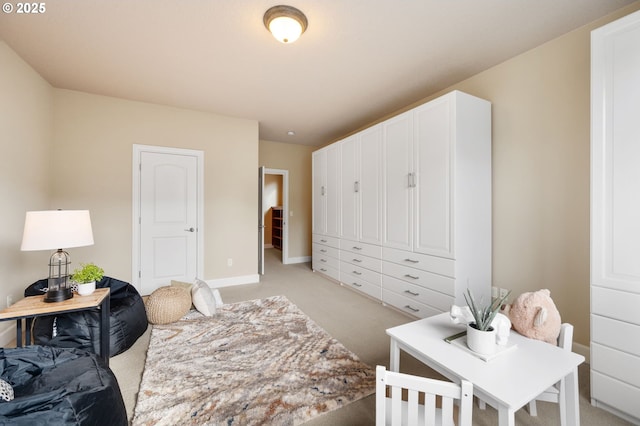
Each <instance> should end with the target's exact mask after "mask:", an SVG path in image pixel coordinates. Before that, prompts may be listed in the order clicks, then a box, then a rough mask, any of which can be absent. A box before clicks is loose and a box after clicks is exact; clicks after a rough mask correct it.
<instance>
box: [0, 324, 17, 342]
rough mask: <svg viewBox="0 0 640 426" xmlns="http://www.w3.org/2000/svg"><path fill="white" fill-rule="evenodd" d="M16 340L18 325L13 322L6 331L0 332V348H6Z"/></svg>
mask: <svg viewBox="0 0 640 426" xmlns="http://www.w3.org/2000/svg"><path fill="white" fill-rule="evenodd" d="M14 340H16V323H15V321H11V323H10V324H7V328H6V329H4V330H2V331H0V347H3V348H4V347H6V346H7V345H8V344H9V343H11V342H13V341H14Z"/></svg>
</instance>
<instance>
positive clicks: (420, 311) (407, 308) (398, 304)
mask: <svg viewBox="0 0 640 426" xmlns="http://www.w3.org/2000/svg"><path fill="white" fill-rule="evenodd" d="M382 302H383V303H385V304H387V305H390V306H393V307H395V308H397V309H400V310H401V311H404V312H406V313H408V314H410V315H412V316H414V317H418V318H427V317H431V316H433V315H437V314H441V313H442V311H439V310H437V309H435V308H432V307H431V306H427V305H425V304H424V303H420V302H416V301H415V300H412V299H409V298H407V297H404V296H401V295H399V294H397V293H394V292H392V291H389V290H386V289H384V288H383V289H382Z"/></svg>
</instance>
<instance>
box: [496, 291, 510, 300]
mask: <svg viewBox="0 0 640 426" xmlns="http://www.w3.org/2000/svg"><path fill="white" fill-rule="evenodd" d="M499 290H500V292H499V293H498V297H499V298H500V299H502V298H503V297H505V296H506V295H507V294H509V290H508V289H506V288H501V289H499Z"/></svg>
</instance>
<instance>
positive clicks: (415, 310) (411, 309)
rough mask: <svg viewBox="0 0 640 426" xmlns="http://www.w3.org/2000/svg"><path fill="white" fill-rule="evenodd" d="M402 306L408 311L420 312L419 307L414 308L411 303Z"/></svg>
mask: <svg viewBox="0 0 640 426" xmlns="http://www.w3.org/2000/svg"><path fill="white" fill-rule="evenodd" d="M404 307H405V308H407V309H409V310H410V311H413V312H420V309H416V308H414V307H412V306H411V305H405V306H404Z"/></svg>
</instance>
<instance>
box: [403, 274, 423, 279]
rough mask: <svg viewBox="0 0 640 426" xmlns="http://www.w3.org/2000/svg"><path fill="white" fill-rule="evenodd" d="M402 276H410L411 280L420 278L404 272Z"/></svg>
mask: <svg viewBox="0 0 640 426" xmlns="http://www.w3.org/2000/svg"><path fill="white" fill-rule="evenodd" d="M404 276H405V277H407V278H411V279H412V280H417V279H420V277H416V276H415V275H410V274H404Z"/></svg>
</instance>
